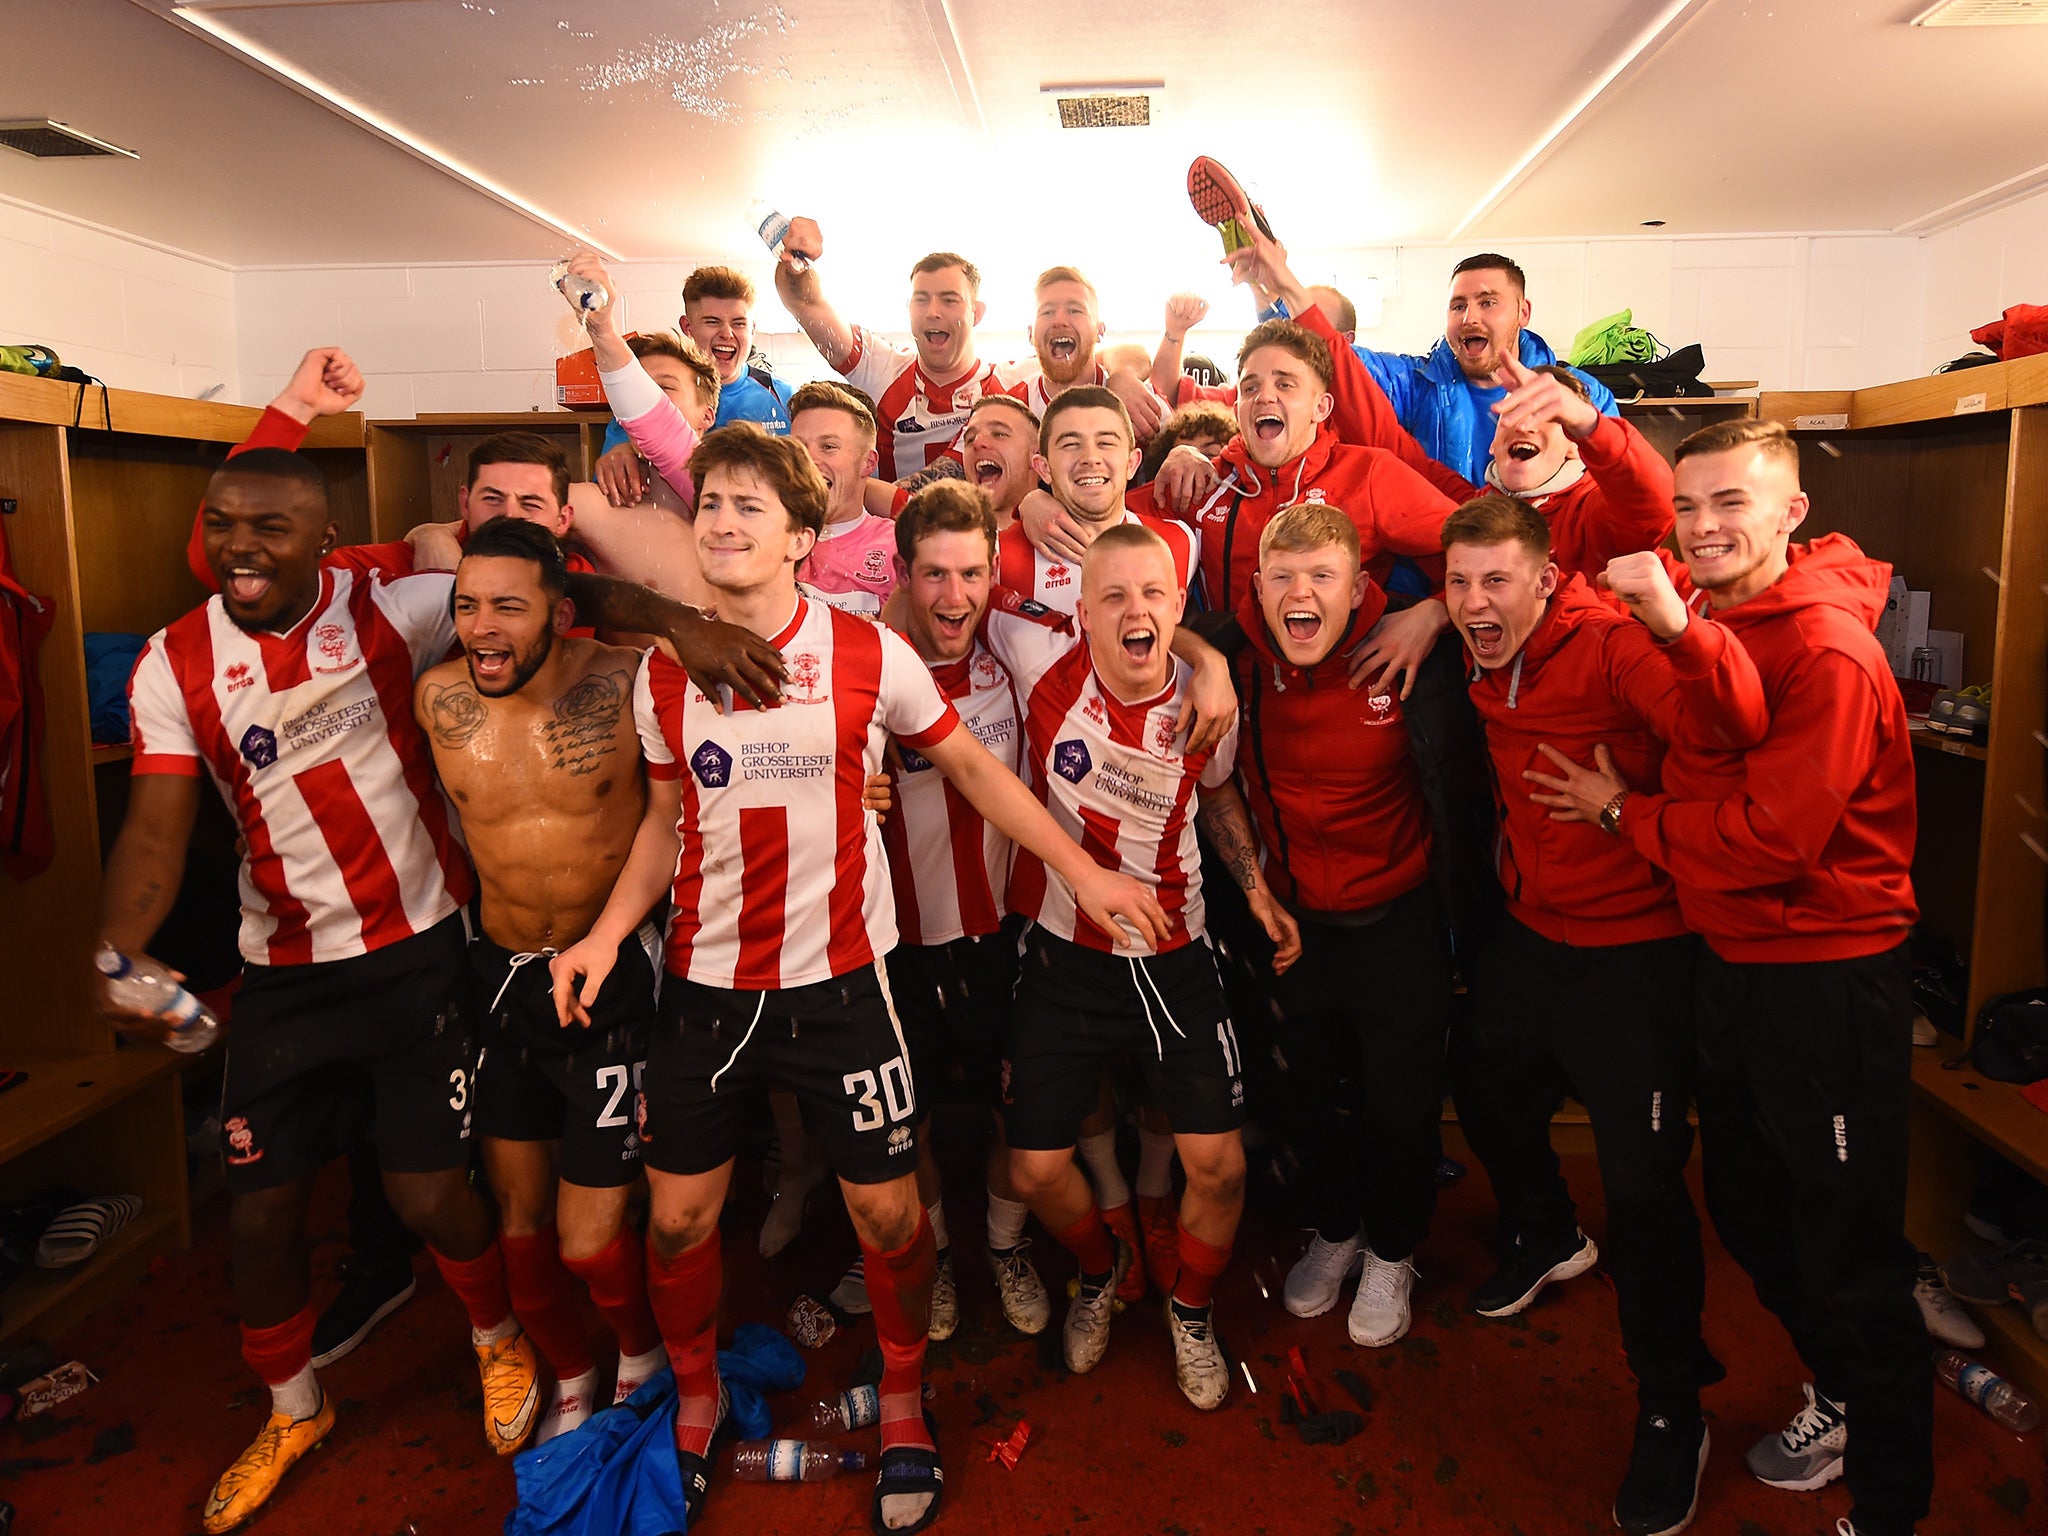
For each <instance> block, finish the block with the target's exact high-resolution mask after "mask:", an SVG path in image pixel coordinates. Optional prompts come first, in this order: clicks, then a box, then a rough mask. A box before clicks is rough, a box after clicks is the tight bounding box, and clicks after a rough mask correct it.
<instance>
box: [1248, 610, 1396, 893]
mask: <svg viewBox="0 0 2048 1536" xmlns="http://www.w3.org/2000/svg"><path fill="white" fill-rule="evenodd" d="M1386 607H1387V595H1386V593H1384V592H1382V591H1381V590H1380V589H1379V587H1378V586H1376V585H1372V584H1368V585H1367V587H1366V589H1365V601H1364V603H1363V604H1362V605H1360V607H1359V609H1358V611H1357V612H1356V613H1354V614H1353V615H1352V618H1351V625H1350V627H1349V628H1348V629H1347V630H1346V631H1345V634H1344V638H1343V639H1342V640H1340V641H1338V642H1337V645H1336V646H1335V648H1333V649H1332V650H1331V652H1330V654H1329V655H1328V656H1327V657H1326V658H1324V660H1323V661H1322V662H1320V663H1319V664H1318V665H1316V666H1315V667H1313V668H1310V669H1308V670H1303V669H1302V668H1299V667H1297V666H1295V665H1294V664H1293V663H1292V662H1290V661H1288V660H1287V659H1286V658H1285V657H1283V656H1282V655H1281V654H1280V650H1279V647H1278V646H1277V645H1276V644H1275V643H1274V641H1273V637H1272V634H1271V633H1270V631H1268V630H1267V628H1266V620H1265V616H1264V615H1263V614H1262V613H1261V612H1260V611H1259V604H1258V599H1257V598H1256V597H1254V596H1253V595H1252V593H1250V592H1249V591H1247V592H1246V593H1245V595H1244V599H1243V601H1242V602H1241V603H1240V604H1239V605H1238V610H1237V619H1238V623H1239V625H1240V626H1241V627H1242V628H1243V630H1244V633H1245V641H1246V643H1245V647H1244V649H1243V650H1241V651H1239V652H1238V654H1237V658H1236V670H1237V697H1238V712H1239V722H1240V723H1239V732H1238V746H1237V772H1238V778H1239V781H1240V782H1241V783H1242V785H1243V787H1244V797H1245V804H1246V805H1247V806H1248V807H1250V809H1251V813H1252V820H1253V823H1254V824H1255V825H1256V826H1257V828H1258V832H1259V845H1260V848H1261V849H1262V851H1263V852H1264V855H1265V874H1266V883H1267V884H1269V885H1270V886H1272V888H1273V892H1274V894H1275V895H1277V896H1278V897H1279V898H1280V899H1281V900H1282V901H1284V902H1286V903H1287V904H1288V905H1289V906H1290V907H1293V908H1295V909H1296V910H1297V911H1307V912H1330V913H1346V912H1364V911H1367V910H1369V909H1370V908H1373V907H1377V906H1380V905H1382V904H1384V903H1386V902H1389V901H1392V900H1393V899H1394V898H1395V897H1397V896H1405V895H1407V894H1408V892H1410V891H1412V890H1414V889H1415V888H1416V887H1417V886H1418V885H1421V884H1422V883H1423V882H1424V881H1425V880H1427V879H1428V878H1429V834H1428V830H1427V829H1428V826H1429V808H1428V806H1427V805H1426V804H1425V803H1424V802H1423V798H1422V785H1421V781H1420V780H1419V779H1418V777H1417V775H1416V771H1415V760H1414V759H1413V758H1412V757H1411V756H1410V755H1409V751H1408V725H1407V722H1406V721H1405V720H1404V719H1403V718H1402V715H1401V700H1400V698H1399V696H1398V695H1395V694H1391V693H1390V694H1388V695H1387V696H1386V697H1385V698H1381V699H1375V698H1373V697H1372V696H1371V695H1370V694H1368V693H1367V692H1366V690H1364V689H1362V688H1360V689H1353V688H1352V687H1351V685H1350V676H1349V671H1348V668H1347V665H1346V662H1345V652H1347V651H1348V650H1350V648H1351V647H1352V646H1353V645H1355V644H1357V642H1358V641H1359V640H1361V639H1363V638H1364V636H1365V632H1366V631H1367V630H1369V629H1371V628H1372V626H1373V625H1374V624H1376V623H1378V622H1379V618H1380V615H1381V614H1383V613H1384V612H1386Z"/></svg>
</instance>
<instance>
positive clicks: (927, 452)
mask: <svg viewBox="0 0 2048 1536" xmlns="http://www.w3.org/2000/svg"><path fill="white" fill-rule="evenodd" d="M839 371H840V373H842V374H843V375H845V377H846V382H847V383H849V384H851V385H852V386H853V387H854V388H855V389H858V390H861V391H863V392H864V393H866V394H867V395H868V397H869V398H870V399H872V400H873V401H874V402H875V454H876V456H877V458H878V459H879V460H880V462H879V463H878V464H877V465H876V467H875V475H876V477H877V478H878V479H882V480H896V479H900V478H901V477H903V476H905V475H914V474H916V473H917V472H918V471H919V470H921V469H923V468H924V467H925V466H926V465H928V464H930V463H931V461H932V460H933V459H936V458H938V457H940V456H941V455H942V454H944V453H945V451H946V450H947V449H948V448H949V447H951V446H952V445H953V443H954V442H955V441H957V440H958V438H959V436H960V430H961V428H963V427H965V426H966V425H967V413H968V411H969V410H970V409H972V408H973V405H974V402H975V401H977V400H979V399H980V398H981V397H982V396H983V395H994V394H1001V393H1004V392H1006V391H1008V390H1011V389H1012V388H1013V387H1014V385H1015V382H1016V379H1017V373H1016V370H1015V369H1014V368H1004V367H1001V366H1000V365H998V364H996V363H983V362H977V363H976V364H975V365H974V367H973V368H972V369H971V370H969V371H968V372H967V373H966V374H965V375H964V376H962V377H961V378H958V379H955V380H953V381H952V382H951V383H950V384H939V383H935V382H934V381H933V380H932V377H931V376H930V375H929V374H927V373H926V372H925V370H924V365H923V364H922V363H921V362H919V361H918V357H917V353H916V352H915V351H914V350H913V349H911V348H909V347H900V346H897V345H895V344H894V343H892V342H887V341H884V340H882V338H881V337H879V336H876V335H874V334H873V333H871V332H869V331H867V330H864V329H863V328H861V327H860V326H857V325H856V326H855V327H853V351H852V352H851V353H850V354H849V355H848V356H847V358H846V361H845V362H843V363H841V364H840V365H839Z"/></svg>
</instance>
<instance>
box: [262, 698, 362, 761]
mask: <svg viewBox="0 0 2048 1536" xmlns="http://www.w3.org/2000/svg"><path fill="white" fill-rule="evenodd" d="M376 708H377V701H376V700H375V699H374V698H369V699H355V700H352V701H350V702H349V703H346V704H341V705H336V704H335V703H334V701H333V700H331V699H322V700H321V701H320V702H319V703H317V704H315V705H314V706H313V707H312V708H311V709H309V710H307V711H306V712H305V713H304V714H302V715H294V716H293V717H292V718H291V719H289V720H287V721H285V723H284V745H285V748H286V749H287V750H288V751H292V752H297V751H299V750H300V749H301V748H304V747H312V746H317V745H319V744H320V743H321V742H323V741H330V740H332V739H333V738H334V737H336V736H340V735H344V734H346V733H347V732H349V731H352V730H354V729H355V728H356V727H357V726H361V725H368V724H369V723H370V721H371V719H372V718H373V717H374V714H375V711H376Z"/></svg>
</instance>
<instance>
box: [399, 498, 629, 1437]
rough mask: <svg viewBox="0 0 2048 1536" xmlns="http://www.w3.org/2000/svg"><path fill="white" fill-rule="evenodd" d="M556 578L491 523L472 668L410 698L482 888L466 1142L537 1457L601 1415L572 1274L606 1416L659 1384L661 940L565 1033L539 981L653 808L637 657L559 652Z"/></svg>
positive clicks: (470, 611)
mask: <svg viewBox="0 0 2048 1536" xmlns="http://www.w3.org/2000/svg"><path fill="white" fill-rule="evenodd" d="M567 580H568V570H567V568H566V566H565V565H564V563H563V561H562V553H561V547H560V546H559V545H558V544H556V542H555V541H554V540H553V539H552V538H550V537H549V536H548V534H547V532H546V531H545V530H544V529H542V528H540V527H538V526H537V525H535V524H532V523H522V522H517V521H515V520H513V519H511V518H499V519H497V520H495V521H493V522H489V523H486V524H484V526H483V527H482V528H480V529H478V530H477V532H476V533H475V534H474V535H473V536H472V537H471V539H470V541H469V546H468V548H467V550H466V551H465V553H464V555H463V558H462V564H461V565H460V566H458V567H457V568H456V572H455V636H456V639H457V641H458V642H460V644H461V646H462V651H463V654H462V656H461V657H460V658H459V659H456V660H452V661H445V662H443V663H441V664H440V665H439V666H437V667H434V668H433V669H431V670H430V671H428V672H427V673H426V674H425V675H424V676H422V677H421V678H420V680H419V683H418V685H417V687H416V688H415V689H414V693H413V702H414V711H415V713H416V715H417V716H418V719H419V723H420V725H421V726H422V727H423V728H424V729H425V730H426V732H427V737H428V740H429V741H430V742H431V743H432V745H433V752H434V767H435V769H436V770H437V771H438V772H439V774H440V777H441V784H442V787H443V788H445V789H446V790H447V791H448V793H449V794H450V795H451V796H452V797H453V798H454V800H455V803H456V806H457V808H458V810H459V812H460V814H461V816H462V829H463V835H464V840H465V842H466V843H467V844H468V847H469V854H470V858H471V860H472V861H473V863H474V864H475V866H476V873H477V880H478V883H479V885H480V886H481V887H482V895H483V901H482V910H481V922H482V927H483V933H482V935H481V936H480V937H479V938H478V939H477V940H476V941H475V942H474V943H473V944H472V945H471V946H470V958H471V961H472V963H473V966H474V969H475V970H476V972H477V975H478V977H479V979H480V982H481V985H482V987H483V989H484V991H483V995H484V996H486V997H488V998H489V999H490V1001H489V1003H488V1004H487V1005H486V1007H485V1009H484V1022H483V1027H482V1041H481V1045H482V1049H481V1051H480V1052H479V1054H478V1059H477V1070H476V1091H475V1101H476V1129H477V1133H478V1135H479V1136H481V1137H482V1139H483V1161H484V1172H485V1173H486V1175H488V1177H489V1179H490V1187H491V1194H492V1196H493V1197H494V1198H495V1199H496V1201H497V1204H498V1230H499V1234H500V1237H499V1242H500V1246H501V1247H502V1248H503V1249H504V1253H505V1272H506V1278H507V1280H508V1282H509V1284H510V1289H511V1295H512V1309H513V1311H514V1312H515V1313H517V1314H518V1317H519V1320H520V1322H521V1324H522V1325H523V1326H524V1327H525V1329H526V1331H527V1334H528V1336H529V1337H531V1338H532V1339H533V1341H534V1343H535V1344H536V1345H537V1346H538V1347H539V1349H540V1352H541V1354H542V1356H543V1357H544V1358H545V1359H546V1360H547V1362H548V1364H549V1366H550V1367H552V1369H553V1371H554V1376H555V1386H554V1395H553V1397H552V1398H551V1399H550V1400H549V1402H548V1404H547V1406H546V1408H544V1409H543V1410H542V1412H541V1415H540V1419H539V1424H538V1428H537V1429H536V1432H535V1439H536V1440H537V1441H543V1440H550V1439H552V1438H554V1436H556V1435H558V1434H562V1433H565V1432H566V1431H568V1430H571V1429H574V1428H575V1427H576V1426H577V1425H579V1424H581V1423H582V1422H583V1421H584V1420H585V1419H587V1418H589V1417H590V1414H591V1411H592V1409H593V1407H594V1406H595V1401H596V1394H597V1390H598V1379H597V1366H596V1363H595V1362H594V1361H593V1360H592V1359H591V1355H590V1346H589V1339H588V1336H587V1335H586V1333H585V1331H584V1327H583V1317H582V1307H581V1305H580V1302H579V1299H578V1297H577V1296H576V1294H575V1287H574V1286H573V1285H572V1283H571V1281H570V1278H569V1271H571V1270H573V1271H574V1272H575V1273H576V1274H577V1275H579V1276H581V1277H582V1278H583V1280H584V1281H585V1282H586V1283H587V1284H588V1286H589V1288H590V1294H591V1298H592V1299H593V1300H594V1301H595V1302H596V1303H597V1305H598V1310H599V1311H601V1312H602V1313H603V1314H604V1316H605V1319H606V1321H608V1322H609V1323H611V1325H612V1327H613V1329H614V1330H615V1331H616V1332H617V1334H618V1340H619V1363H618V1372H617V1375H616V1376H615V1377H614V1378H613V1401H615V1402H623V1401H624V1400H625V1399H626V1398H628V1397H630V1396H632V1395H633V1393H634V1392H635V1391H636V1390H638V1388H639V1387H640V1384H641V1383H642V1382H644V1381H646V1380H647V1378H648V1377H649V1376H651V1375H653V1374H654V1373H655V1372H656V1371H658V1370H660V1369H661V1368H662V1366H664V1365H665V1364H667V1356H666V1355H665V1354H664V1353H663V1351H662V1346H661V1333H660V1331H659V1330H658V1329H657V1328H656V1327H655V1326H654V1314H653V1313H652V1312H650V1311H649V1310H648V1306H647V1281H646V1273H645V1261H644V1259H643V1258H642V1254H641V1247H640V1236H639V1233H638V1232H637V1231H635V1230H634V1228H633V1227H632V1226H631V1225H630V1224H629V1223H628V1222H627V1221H626V1202H627V1197H628V1195H629V1194H630V1192H631V1190H632V1186H633V1185H634V1184H635V1183H637V1182H638V1180H639V1177H640V1145H639V1139H638V1137H637V1136H636V1134H635V1131H634V1115H633V1110H634V1101H635V1096H636V1094H637V1093H638V1085H639V1078H640V1073H641V1069H642V1067H643V1066H644V1065H645V1063H646V1059H647V1030H648V1027H649V1026H650V1025H651V1024H652V1023H653V1021H654V975H655V973H654V960H653V957H652V953H651V951H652V950H653V949H654V947H655V946H656V945H657V944H658V942H659V940H658V936H657V935H656V933H655V930H654V927H653V925H652V924H643V925H642V926H641V928H640V930H639V931H638V932H636V933H635V934H634V935H633V936H632V937H631V938H629V939H628V940H627V941H626V943H625V944H624V945H623V946H622V947H621V950H620V954H619V962H618V964H617V965H615V966H614V967H613V969H612V973H611V975H610V977H609V978H607V981H606V984H605V988H604V991H603V992H602V993H601V994H600V995H599V996H598V998H597V999H596V1001H595V1002H593V1003H592V1004H591V1005H590V1015H591V1022H590V1023H589V1024H587V1025H582V1026H579V1027H577V1028H575V1029H568V1030H565V1029H563V1028H562V1027H561V1026H560V1025H559V1024H558V1023H557V1021H556V1019H555V1004H554V994H553V989H552V986H551V983H550V981H549V978H548V972H547V965H546V959H547V957H548V956H549V955H552V954H553V953H555V952H556V951H557V950H561V949H566V948H568V946H569V945H571V944H573V943H575V942H576V941H577V940H578V939H580V938H582V937H583V935H584V934H585V933H587V932H588V931H589V929H590V924H591V922H592V920H593V919H594V918H595V917H596V916H597V913H598V911H599V910H600V909H601V908H602V907H603V905H604V902H605V898H606V897H608V896H609V895H610V894H611V888H612V883H613V881H615V880H616V879H617V878H618V873H619V870H620V869H621V868H622V867H623V866H624V864H625V862H626V855H627V853H628V851H630V849H631V848H632V845H633V835H634V833H635V832H636V831H637V830H638V829H639V825H640V815H641V809H642V807H643V805H644V803H645V801H646V797H647V796H646V784H645V779H644V776H643V775H642V773H641V771H640V763H639V738H638V736H637V735H636V734H635V733H634V730H633V717H632V710H631V708H630V707H629V704H630V701H631V699H632V694H633V674H634V671H635V670H636V669H637V667H638V665H639V658H638V657H637V656H636V655H635V654H634V653H633V652H632V651H629V650H624V649H621V648H619V647H617V646H609V645H600V644H599V643H598V642H597V641H595V640H582V639H574V638H571V637H570V636H569V635H568V628H569V624H570V620H571V618H572V617H573V613H572V605H571V604H570V602H569V601H568V598H567V596H566V591H567ZM536 961H538V962H540V963H539V964H535V963H534V962H536ZM558 1234H559V1235H558ZM565 1266H566V1268H565Z"/></svg>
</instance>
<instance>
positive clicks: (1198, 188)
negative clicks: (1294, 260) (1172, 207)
mask: <svg viewBox="0 0 2048 1536" xmlns="http://www.w3.org/2000/svg"><path fill="white" fill-rule="evenodd" d="M1188 201H1189V202H1190V203H1192V204H1194V207H1195V215H1196V217H1197V218H1199V219H1200V220H1201V221H1202V222H1203V223H1204V224H1207V225H1210V226H1211V227H1213V228H1214V229H1215V230H1216V232H1217V233H1218V234H1220V235H1222V236H1223V254H1224V255H1226V256H1228V255H1229V254H1230V253H1231V252H1233V251H1239V250H1243V249H1244V248H1245V247H1246V246H1248V245H1250V244H1251V243H1252V237H1251V233H1250V231H1248V230H1247V229H1246V228H1245V221H1246V220H1250V221H1251V222H1252V223H1254V224H1256V225H1258V227H1259V231H1260V233H1262V234H1263V235H1265V237H1266V238H1267V239H1268V240H1272V239H1276V238H1278V237H1277V236H1275V235H1274V233H1273V227H1272V226H1271V225H1270V224H1268V223H1267V222H1266V215H1265V213H1264V211H1263V210H1261V209H1260V208H1259V207H1258V206H1257V205H1256V204H1255V203H1253V202H1252V200H1251V199H1250V198H1249V197H1248V196H1246V195H1245V190H1244V188H1243V187H1242V186H1240V185H1238V180H1237V178H1236V177H1235V176H1233V175H1231V174H1230V172H1229V171H1227V170H1225V169H1224V168H1223V166H1222V164H1221V163H1220V162H1218V161H1215V160H1212V159H1210V158H1209V157H1208V156H1207V155H1197V156H1196V157H1195V159H1194V162H1193V163H1192V164H1190V165H1189V166H1188Z"/></svg>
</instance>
